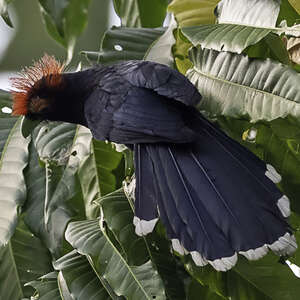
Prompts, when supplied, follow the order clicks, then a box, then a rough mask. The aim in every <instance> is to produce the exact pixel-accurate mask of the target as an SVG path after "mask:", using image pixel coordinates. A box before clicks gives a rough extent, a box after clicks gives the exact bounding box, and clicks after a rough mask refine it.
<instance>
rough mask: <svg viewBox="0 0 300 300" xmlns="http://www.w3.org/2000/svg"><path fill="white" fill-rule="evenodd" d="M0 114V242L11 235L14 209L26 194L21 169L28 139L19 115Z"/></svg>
mask: <svg viewBox="0 0 300 300" xmlns="http://www.w3.org/2000/svg"><path fill="white" fill-rule="evenodd" d="M14 122H15V120H14V119H10V118H0V139H1V144H0V146H2V147H1V148H0V154H1V156H0V246H1V245H5V244H6V243H7V242H8V241H9V239H10V237H11V236H12V235H13V233H14V230H15V227H16V225H17V218H18V213H19V212H20V207H21V206H22V205H23V203H24V201H25V197H26V188H25V182H24V176H23V170H24V168H25V167H26V164H27V155H28V153H27V146H28V140H25V139H24V138H23V137H22V136H21V132H20V122H21V119H19V120H18V121H17V122H16V123H15V124H14V126H13V127H12V128H11V125H12V124H13V123H14Z"/></svg>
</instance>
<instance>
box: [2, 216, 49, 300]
mask: <svg viewBox="0 0 300 300" xmlns="http://www.w3.org/2000/svg"><path fill="white" fill-rule="evenodd" d="M37 257H38V259H36V258H37ZM51 270H52V266H51V256H50V253H49V251H48V249H47V248H45V246H44V245H43V244H42V242H41V241H40V240H39V239H38V238H37V237H35V236H34V235H33V234H31V233H30V231H29V230H28V229H27V228H26V227H25V225H24V224H23V223H22V222H21V223H20V224H19V225H18V227H17V229H16V232H15V234H14V235H13V237H12V239H11V241H10V242H9V243H8V244H7V245H6V246H4V247H2V248H0V282H1V284H0V298H1V299H6V300H16V299H20V298H21V297H24V296H25V297H30V296H31V295H32V292H33V290H32V288H30V287H24V284H25V283H26V282H28V281H31V280H33V279H35V278H37V277H39V276H41V275H42V274H45V273H47V272H49V271H51Z"/></svg>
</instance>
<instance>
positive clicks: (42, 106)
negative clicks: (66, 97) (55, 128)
mask: <svg viewBox="0 0 300 300" xmlns="http://www.w3.org/2000/svg"><path fill="white" fill-rule="evenodd" d="M48 107H49V101H48V99H45V98H40V97H38V96H36V97H33V98H31V99H30V102H29V106H28V110H29V112H30V113H32V114H39V113H42V112H43V111H45V110H46V109H47V108H48Z"/></svg>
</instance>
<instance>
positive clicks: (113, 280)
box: [66, 219, 165, 300]
mask: <svg viewBox="0 0 300 300" xmlns="http://www.w3.org/2000/svg"><path fill="white" fill-rule="evenodd" d="M66 239H67V240H68V242H69V243H70V244H71V245H72V246H73V247H74V248H75V249H77V251H78V252H79V253H81V254H84V255H87V256H88V257H89V260H90V262H91V264H92V266H93V268H94V270H96V272H97V273H98V275H99V276H101V277H102V276H103V277H105V279H106V280H107V282H108V283H109V285H110V286H111V287H112V288H113V290H114V291H115V292H116V293H117V294H118V295H124V296H125V297H126V298H127V299H128V300H135V299H137V300H140V299H148V300H150V299H159V300H160V299H165V295H164V289H163V286H162V282H161V279H160V277H159V276H158V274H157V271H155V270H154V269H153V266H152V263H151V261H148V262H147V263H145V264H143V265H141V266H130V265H129V264H128V263H127V262H126V260H125V258H124V257H123V255H122V253H121V252H119V251H118V249H117V248H116V247H115V246H114V244H113V243H112V241H111V240H110V238H109V237H108V235H107V234H106V232H105V229H104V228H103V227H102V225H101V221H100V220H97V219H96V220H91V221H80V222H72V223H70V224H69V225H68V228H67V231H66Z"/></svg>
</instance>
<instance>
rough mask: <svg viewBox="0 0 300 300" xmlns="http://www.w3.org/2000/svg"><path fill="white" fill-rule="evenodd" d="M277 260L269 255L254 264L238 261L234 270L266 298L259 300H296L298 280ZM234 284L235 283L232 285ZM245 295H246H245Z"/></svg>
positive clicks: (298, 287)
mask: <svg viewBox="0 0 300 300" xmlns="http://www.w3.org/2000/svg"><path fill="white" fill-rule="evenodd" d="M278 260H279V259H278V257H277V256H275V255H273V254H271V253H270V254H268V255H267V256H265V257H264V258H263V259H260V260H259V261H255V262H249V261H247V260H246V259H239V263H238V264H237V266H236V267H235V269H234V270H235V272H236V273H237V274H238V275H239V276H241V277H242V278H243V279H245V280H246V281H247V282H248V284H250V285H252V286H255V287H256V289H257V290H258V291H260V292H261V294H263V295H265V296H266V298H263V297H261V298H259V299H272V300H290V299H297V297H298V296H299V294H300V285H299V278H297V277H296V276H295V275H294V274H293V273H292V271H291V270H290V268H289V267H288V266H287V265H286V264H282V263H280V262H279V261H278ZM235 283H236V281H234V282H233V283H232V285H234V284H235ZM274 287H276V288H274ZM248 291H249V290H248ZM242 293H245V288H243V291H242ZM245 294H246V295H247V293H245ZM235 299H242V298H235ZM244 299H247V300H248V299H251V298H244ZM253 299H257V298H253Z"/></svg>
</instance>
